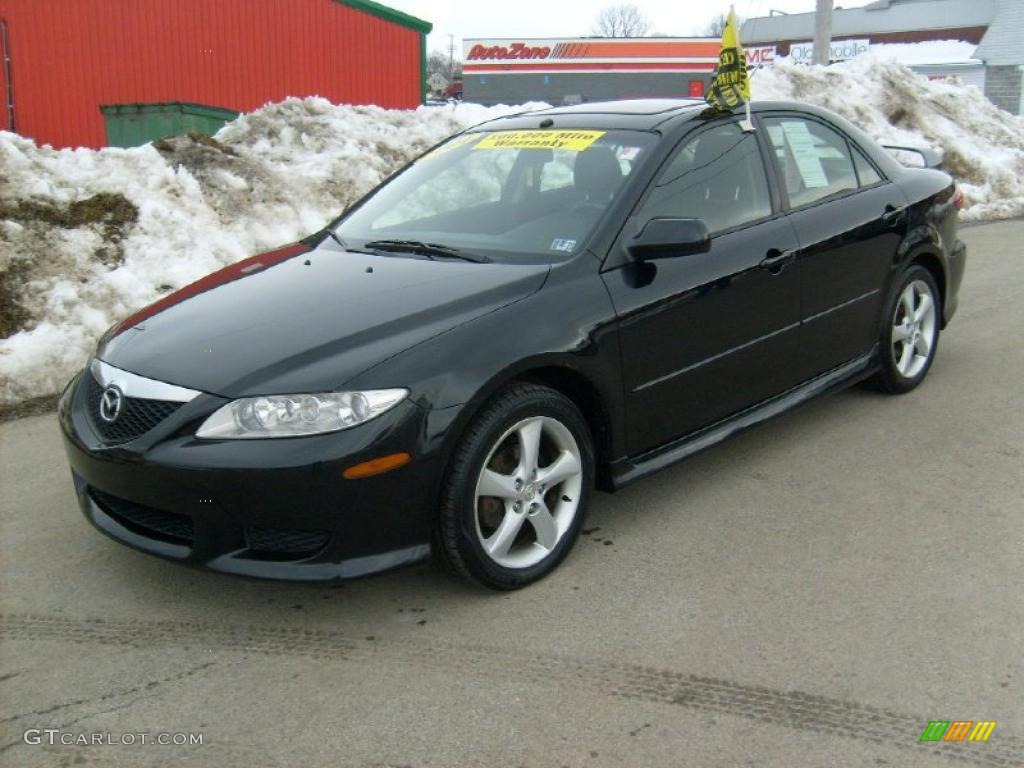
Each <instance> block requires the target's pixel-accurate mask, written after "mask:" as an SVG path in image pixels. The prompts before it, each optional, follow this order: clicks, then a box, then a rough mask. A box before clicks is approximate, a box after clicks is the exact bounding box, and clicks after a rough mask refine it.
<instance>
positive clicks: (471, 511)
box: [441, 385, 594, 589]
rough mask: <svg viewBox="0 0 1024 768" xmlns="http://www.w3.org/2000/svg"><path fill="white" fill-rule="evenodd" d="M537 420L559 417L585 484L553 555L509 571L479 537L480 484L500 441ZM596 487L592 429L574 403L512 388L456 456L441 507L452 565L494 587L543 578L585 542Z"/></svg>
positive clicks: (529, 388)
mask: <svg viewBox="0 0 1024 768" xmlns="http://www.w3.org/2000/svg"><path fill="white" fill-rule="evenodd" d="M535 416H547V417H549V418H553V419H557V420H558V421H559V422H561V423H562V424H563V425H565V427H566V428H568V429H569V431H570V432H571V433H572V436H573V438H574V439H575V440H576V445H577V446H578V447H579V451H580V457H581V460H582V461H581V463H582V468H583V483H582V487H581V490H580V498H579V503H578V505H577V508H576V516H575V518H574V519H573V522H572V526H571V527H570V528H569V530H568V531H566V532H565V534H564V535H563V536H562V538H561V540H560V541H559V542H558V544H557V545H556V546H555V548H554V550H552V552H551V554H549V555H548V556H547V557H546V558H544V559H543V560H542V561H540V562H539V563H536V564H535V565H533V566H530V567H529V568H506V567H504V566H501V565H499V564H498V563H495V562H494V561H493V560H492V559H491V558H490V556H489V555H487V553H486V552H485V551H484V549H483V545H482V544H481V542H480V540H479V537H478V536H477V530H476V482H477V478H478V477H479V474H480V471H481V470H482V469H483V464H484V461H486V459H487V457H488V455H489V454H490V452H491V450H492V448H493V447H494V445H495V443H496V442H497V440H498V439H499V438H500V437H501V436H502V435H503V434H504V433H505V432H506V431H507V430H508V429H510V428H511V427H512V426H514V425H515V424H517V423H518V422H520V421H523V420H524V419H528V418H531V417H535ZM593 484H594V449H593V442H592V439H591V435H590V429H589V427H588V426H587V422H586V420H585V419H584V418H583V415H582V414H581V413H580V411H579V409H578V408H576V406H575V405H574V404H573V403H572V401H570V400H569V399H568V398H566V397H565V396H563V395H562V394H560V393H559V392H556V391H555V390H552V389H548V388H546V387H541V386H537V385H519V386H516V387H513V388H511V389H510V390H507V391H506V392H504V393H502V395H501V396H499V397H497V398H496V399H495V400H494V401H493V402H492V403H491V404H490V405H488V406H487V407H485V408H484V409H483V411H482V412H481V413H480V414H479V415H478V416H477V417H476V419H475V420H474V422H473V423H472V425H471V426H470V428H469V429H468V430H467V433H466V434H465V435H464V437H463V441H462V442H461V443H460V445H459V446H458V447H457V449H456V452H455V455H454V457H453V460H452V465H451V469H450V472H449V477H448V480H447V482H446V487H445V494H444V498H443V499H442V508H441V517H442V519H441V526H442V529H443V530H442V531H441V533H442V537H443V544H444V546H445V548H446V549H447V550H448V551H447V552H446V554H447V556H448V560H449V562H450V563H451V564H452V565H454V566H455V567H456V570H458V571H461V572H462V573H463V574H464V575H466V576H469V577H470V578H472V579H474V580H475V581H478V582H480V583H482V584H484V585H485V586H488V587H491V588H493V589H517V588H519V587H523V586H526V585H527V584H531V583H533V582H534V581H537V580H538V579H541V578H543V577H544V576H546V575H547V574H548V573H550V572H551V571H552V570H554V569H555V568H556V567H557V566H558V565H559V563H561V561H562V560H564V559H565V557H566V556H567V555H568V554H569V551H570V550H571V549H572V547H573V545H574V544H575V543H576V540H577V539H578V538H579V533H580V530H581V529H582V527H583V523H584V520H585V519H586V514H587V509H588V507H589V504H590V494H591V490H592V488H593ZM453 549H454V550H455V551H453Z"/></svg>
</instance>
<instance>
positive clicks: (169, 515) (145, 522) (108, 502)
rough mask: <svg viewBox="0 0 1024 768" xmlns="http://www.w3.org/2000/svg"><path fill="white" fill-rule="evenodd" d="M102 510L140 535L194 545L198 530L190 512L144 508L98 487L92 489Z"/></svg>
mask: <svg viewBox="0 0 1024 768" xmlns="http://www.w3.org/2000/svg"><path fill="white" fill-rule="evenodd" d="M89 495H90V496H92V499H93V501H95V502H96V503H97V504H98V505H99V507H100V509H102V510H103V511H104V512H106V513H107V514H108V515H110V516H111V517H112V518H114V519H115V520H117V522H119V523H121V525H123V526H124V527H125V528H127V529H128V530H130V531H134V532H135V533H138V534H139V535H141V536H147V537H149V538H152V539H159V540H161V541H166V542H169V543H171V544H187V545H189V546H191V545H192V542H193V541H195V533H194V531H193V528H192V518H191V517H189V516H188V515H179V514H177V513H176V512H164V511H163V510H160V509H153V508H152V507H144V506H142V505H141V504H136V503H135V502H133V501H128V500H126V499H119V498H118V497H116V496H111V495H110V494H109V493H104V492H103V491H98V490H96V489H95V488H90V489H89Z"/></svg>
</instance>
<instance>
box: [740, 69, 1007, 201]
mask: <svg viewBox="0 0 1024 768" xmlns="http://www.w3.org/2000/svg"><path fill="white" fill-rule="evenodd" d="M751 87H752V89H753V93H754V98H755V99H796V100H798V101H806V102H810V103H811V104H817V105H819V106H822V107H825V108H827V109H831V110H833V111H834V112H838V113H839V114H841V115H842V116H843V117H845V118H847V119H848V120H850V121H851V122H853V123H855V124H856V125H858V126H859V127H860V128H861V129H863V130H864V131H866V132H867V133H868V134H870V135H871V136H872V137H873V138H875V139H877V140H878V141H880V142H882V143H884V144H897V145H903V146H908V145H909V146H927V147H932V148H935V149H938V150H940V151H941V152H942V153H943V157H944V160H943V167H944V168H946V169H947V170H949V171H950V172H951V173H952V174H953V175H954V176H956V178H957V180H958V181H959V182H960V186H961V189H963V192H964V198H965V203H966V207H965V209H964V211H963V212H962V213H961V219H962V220H965V221H981V220H985V219H1001V218H1009V217H1013V216H1024V118H1021V117H1017V116H1015V115H1011V114H1010V113H1008V112H1005V111H1003V110H1001V109H999V108H998V107H996V106H995V105H993V104H992V102H990V101H989V100H988V99H986V98H985V96H984V94H982V93H981V91H979V90H978V89H977V88H975V87H974V86H967V85H963V84H961V83H960V82H959V81H957V80H948V81H945V80H928V79H927V78H925V77H922V76H921V75H916V74H914V73H913V72H911V71H910V70H909V69H908V68H907V67H906V66H904V65H903V64H900V63H899V62H896V61H893V60H891V59H889V58H888V57H886V56H875V55H867V56H862V57H859V58H857V59H854V60H852V61H849V62H845V63H843V64H834V65H832V66H831V67H808V66H796V65H792V64H776V65H775V66H774V67H773V68H766V69H763V70H759V71H757V72H756V73H755V74H754V76H753V77H752V78H751Z"/></svg>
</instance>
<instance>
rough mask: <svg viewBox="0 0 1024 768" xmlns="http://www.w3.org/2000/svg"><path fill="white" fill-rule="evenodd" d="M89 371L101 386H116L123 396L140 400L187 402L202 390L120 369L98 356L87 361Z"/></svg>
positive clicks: (197, 395)
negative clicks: (89, 361)
mask: <svg viewBox="0 0 1024 768" xmlns="http://www.w3.org/2000/svg"><path fill="white" fill-rule="evenodd" d="M89 371H90V373H92V375H93V377H94V378H95V379H96V381H97V382H99V384H100V386H101V387H109V386H110V385H111V384H114V385H116V386H117V388H118V389H120V390H121V392H122V394H124V396H125V397H133V398H139V399H142V400H169V401H171V402H174V403H188V402H191V401H192V400H195V399H196V398H197V397H199V395H201V394H202V392H200V391H198V390H195V389H188V388H187V387H179V386H177V385H176V384H168V383H166V382H164V381H157V380H156V379H147V378H146V377H145V376H139V375H138V374H137V373H130V372H129V371H122V370H121V369H120V368H115V367H114V366H112V365H111V364H110V363H105V362H103V361H102V360H100V359H99V358H98V357H96V358H93V360H92V362H91V363H89Z"/></svg>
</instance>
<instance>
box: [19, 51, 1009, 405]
mask: <svg viewBox="0 0 1024 768" xmlns="http://www.w3.org/2000/svg"><path fill="white" fill-rule="evenodd" d="M752 84H753V87H754V95H755V97H756V98H759V99H772V98H784V99H796V100H802V101H808V102H811V103H815V104H820V105H822V106H824V107H827V108H829V109H832V110H835V111H836V112H839V113H840V114H842V115H844V116H846V117H847V118H849V119H850V120H852V121H853V122H854V123H856V124H857V125H859V126H861V127H862V128H863V129H864V130H866V131H867V132H868V133H869V134H871V135H872V136H874V137H875V138H877V139H880V140H881V141H883V142H885V143H890V144H903V145H918V146H921V145H924V146H931V147H935V148H938V149H941V150H942V151H943V152H944V153H945V154H944V156H945V164H946V166H947V167H948V169H949V170H950V171H951V172H952V173H953V174H954V175H956V177H957V178H958V179H959V181H960V183H961V186H962V188H963V191H964V195H965V198H966V202H967V208H966V209H965V211H964V213H963V218H965V219H968V220H979V219H992V218H1000V217H1008V216H1017V215H1022V214H1024V120H1022V119H1021V118H1018V117H1013V116H1011V115H1009V114H1007V113H1006V112H1003V111H1001V110H999V109H997V108H996V107H994V106H992V104H990V103H989V102H988V101H987V100H986V99H985V98H984V96H983V95H982V94H981V93H980V92H979V91H978V90H977V89H975V88H973V87H965V86H962V85H960V84H958V83H956V82H943V81H928V80H927V79H925V78H923V77H919V76H917V75H914V74H913V73H912V72H910V70H908V69H907V68H906V67H905V66H903V65H902V64H899V63H897V62H895V61H892V60H889V59H887V58H884V57H878V56H870V55H869V56H866V57H862V58H859V59H856V60H854V61H851V62H847V63H845V64H839V65H835V66H832V67H829V68H824V69H823V68H819V67H806V66H800V67H797V66H792V65H786V64H777V65H776V66H775V67H773V68H766V69H763V70H759V71H758V72H757V73H756V74H755V75H754V77H753V78H752ZM531 106H540V105H526V106H525V107H516V108H507V107H496V108H491V109H487V108H483V107H479V106H475V105H461V106H459V107H458V108H455V109H453V108H448V107H444V108H431V107H422V108H420V109H418V110H414V111H388V110H383V109H379V108H376V107H344V106H335V105H332V104H330V103H329V102H327V101H325V100H323V99H316V98H311V99H287V100H285V101H283V102H280V103H278V104H272V105H268V106H267V107H264V108H263V109H260V110H257V111H256V112H252V113H250V114H247V115H243V116H241V117H239V118H238V119H237V120H235V121H233V122H231V123H229V124H228V125H226V126H225V127H224V128H223V129H222V130H221V131H220V132H219V133H218V134H217V135H216V136H215V137H214V138H213V139H209V138H206V137H202V136H198V135H190V136H179V137H174V138H170V139H162V140H160V141H157V142H154V143H153V144H152V145H147V146H143V147H138V148H134V149H104V150H100V151H94V150H87V149H78V150H59V151H57V150H53V149H50V148H49V147H37V146H36V145H35V144H34V143H33V142H31V141H29V140H27V139H23V138H21V137H19V136H16V135H13V134H10V133H2V132H0V404H5V403H13V402H19V401H21V400H24V399H27V398H31V397H35V396H40V395H46V394H50V393H54V392H57V391H59V389H60V388H61V386H62V385H63V384H64V383H65V382H66V381H67V380H68V378H69V377H70V376H71V375H72V373H73V372H74V371H75V370H76V369H77V368H79V367H80V366H81V365H82V363H83V362H84V360H85V358H86V357H87V356H88V354H89V352H90V350H91V348H92V346H93V345H94V343H95V339H96V338H97V337H98V336H99V335H100V334H101V333H102V332H103V331H104V330H105V329H106V328H107V327H108V326H109V325H111V324H112V323H113V322H115V321H117V320H120V319H122V318H124V317H126V316H128V315H129V314H131V313H132V312H133V311H135V310H137V309H139V308H140V307H142V306H144V305H145V304H148V303H150V302H152V301H154V300H156V299H158V298H160V297H161V296H163V295H166V294H167V293H168V292H170V291H172V290H175V289H177V288H180V287H182V286H184V285H186V284H188V283H189V282H192V281H193V280H195V279H197V278H198V277H201V276H202V275H204V274H207V273H209V272H211V271H213V270H215V269H218V268H220V267H222V266H224V265H226V264H228V263H231V262H233V261H237V260H238V259H241V258H243V257H246V256H249V255H252V254H255V253H259V252H261V251H265V250H269V249H271V248H273V247H275V246H278V245H281V244H283V243H287V242H291V241H293V240H295V239H297V238H299V237H302V236H304V235H306V234H309V233H310V232H313V231H316V230H317V229H319V228H321V227H322V226H323V225H324V224H325V223H326V222H328V221H329V220H330V219H331V218H333V217H334V216H336V215H337V214H338V213H339V212H340V211H341V210H342V209H343V208H344V207H345V205H347V204H348V203H350V202H352V201H353V200H355V199H357V198H358V197H360V196H361V195H362V194H364V193H365V192H366V191H367V190H368V189H369V188H371V187H372V186H374V185H375V184H376V183H377V182H379V181H380V180H381V179H383V178H384V177H386V176H387V175H388V174H389V173H392V172H393V171H394V170H396V169H397V168H398V167H400V166H401V165H403V164H404V163H405V162H407V161H408V160H410V159H411V158H413V157H414V156H416V155H417V154H419V153H420V152H422V151H423V150H425V149H427V148H428V147H429V146H431V145H433V144H435V143H436V142H438V141H440V140H441V139H442V138H444V137H445V136H448V135H449V134H452V133H454V132H456V131H458V130H461V129H462V128H463V127H465V126H467V125H470V124H474V123H478V122H482V121H483V120H487V119H490V118H492V117H497V116H498V115H500V114H503V113H507V112H510V111H522V110H524V109H528V108H531Z"/></svg>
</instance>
